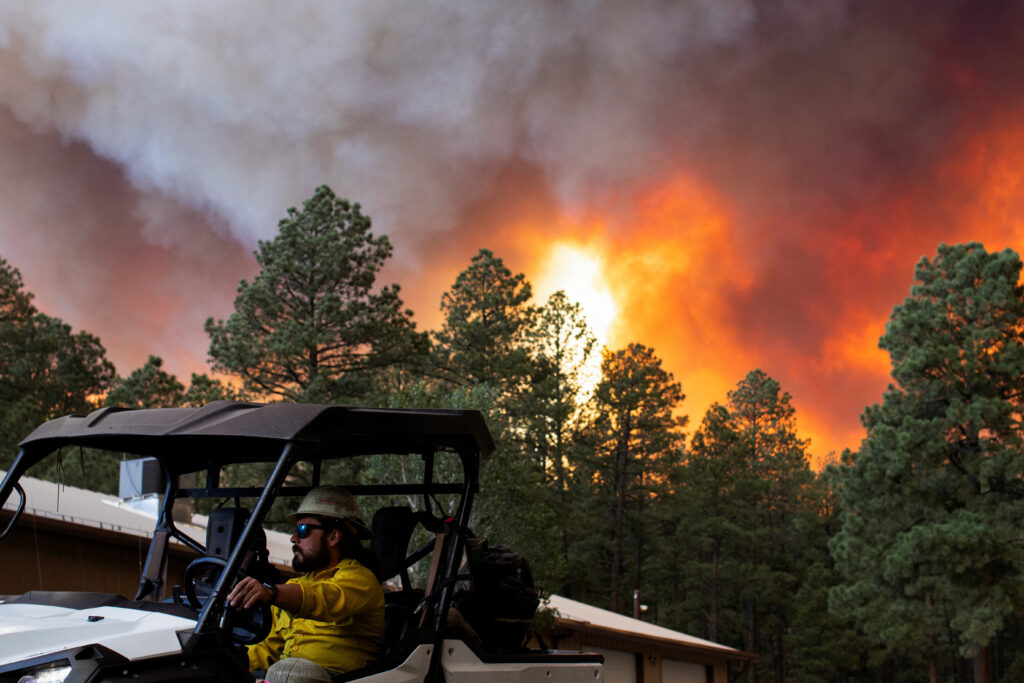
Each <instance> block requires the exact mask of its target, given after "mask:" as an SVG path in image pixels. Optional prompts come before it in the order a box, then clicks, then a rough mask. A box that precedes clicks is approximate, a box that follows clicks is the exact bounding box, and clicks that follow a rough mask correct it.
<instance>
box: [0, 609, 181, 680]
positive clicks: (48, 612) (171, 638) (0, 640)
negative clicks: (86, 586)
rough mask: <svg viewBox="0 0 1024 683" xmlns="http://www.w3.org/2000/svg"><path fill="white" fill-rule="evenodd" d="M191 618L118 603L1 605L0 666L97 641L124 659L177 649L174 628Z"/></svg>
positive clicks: (178, 646) (151, 655) (158, 654)
mask: <svg viewBox="0 0 1024 683" xmlns="http://www.w3.org/2000/svg"><path fill="white" fill-rule="evenodd" d="M195 625H196V622H195V621H194V620H191V619H185V618H182V617H176V616H171V615H168V614H161V613H160V612H150V611H145V610H137V609H126V608H123V607H92V608H89V609H69V608H67V607H53V606H49V605H32V604H18V603H15V604H0V665H3V664H9V663H12V662H19V661H23V660H26V659H31V658H33V657H38V656H41V655H45V654H50V653H53V652H60V651H62V650H67V649H69V648H74V647H81V646H84V645H92V644H98V645H103V646H104V647H107V648H110V649H111V650H113V651H114V652H117V653H118V654H120V655H122V656H124V657H125V658H127V659H129V660H136V659H146V658H149V657H159V656H161V655H169V654H174V653H176V652H181V644H180V643H179V641H178V636H177V632H178V631H182V630H191V629H193V628H194V627H195Z"/></svg>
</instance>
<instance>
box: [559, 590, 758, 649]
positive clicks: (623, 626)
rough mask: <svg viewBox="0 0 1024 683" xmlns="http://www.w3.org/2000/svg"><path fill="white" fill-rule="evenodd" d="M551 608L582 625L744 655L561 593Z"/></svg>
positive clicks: (560, 615)
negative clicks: (578, 600) (566, 596)
mask: <svg viewBox="0 0 1024 683" xmlns="http://www.w3.org/2000/svg"><path fill="white" fill-rule="evenodd" d="M548 607H550V608H552V609H554V610H556V611H557V613H558V616H559V617H561V618H562V619H568V620H571V621H574V622H579V623H582V624H589V625H591V626H594V627H597V628H601V629H607V630H610V631H615V632H618V633H622V634H628V635H632V636H644V637H648V638H657V639H659V640H666V641H672V642H676V643H679V644H681V645H686V646H690V647H697V648H701V649H707V650H717V651H721V652H723V653H730V654H736V655H739V654H741V651H740V650H737V649H735V648H731V647H726V646H725V645H720V644H719V643H715V642H712V641H710V640H704V639H703V638H696V637H694V636H691V635H687V634H685V633H681V632H680V631H673V630H672V629H670V628H665V627H663V626H657V625H656V624H651V623H648V622H646V621H642V620H640V619H634V618H633V617H627V616H625V615H623V614H618V613H616V612H610V611H608V610H606V609H601V608H600V607H594V606H593V605H587V604H585V603H582V602H577V601H576V600H570V599H569V598H563V597H562V596H560V595H552V596H550V598H549V599H548Z"/></svg>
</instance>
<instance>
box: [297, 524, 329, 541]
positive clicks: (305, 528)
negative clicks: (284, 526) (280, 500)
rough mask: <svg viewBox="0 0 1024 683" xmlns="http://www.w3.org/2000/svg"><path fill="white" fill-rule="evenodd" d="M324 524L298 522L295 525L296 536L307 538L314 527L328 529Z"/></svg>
mask: <svg viewBox="0 0 1024 683" xmlns="http://www.w3.org/2000/svg"><path fill="white" fill-rule="evenodd" d="M326 528H327V527H325V526H324V525H323V524H296V525H295V537H296V538H306V537H307V536H309V532H310V531H312V530H313V529H326Z"/></svg>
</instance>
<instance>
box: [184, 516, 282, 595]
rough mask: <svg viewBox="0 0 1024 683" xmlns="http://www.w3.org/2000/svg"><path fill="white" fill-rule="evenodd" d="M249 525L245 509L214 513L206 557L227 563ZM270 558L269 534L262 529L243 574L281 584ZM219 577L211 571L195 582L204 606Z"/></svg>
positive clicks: (245, 560)
mask: <svg viewBox="0 0 1024 683" xmlns="http://www.w3.org/2000/svg"><path fill="white" fill-rule="evenodd" d="M248 521H249V511H248V510H246V509H245V508H242V507H221V508H217V509H216V510H214V511H213V512H211V513H210V516H209V519H208V521H207V524H206V553H205V555H206V556H207V557H218V558H220V559H222V560H225V561H227V559H228V558H229V557H231V551H232V550H234V548H235V545H237V543H238V538H239V536H241V535H242V530H243V529H244V528H245V524H246V522H248ZM269 556H270V554H269V552H268V551H267V534H266V533H265V532H264V531H263V529H262V528H258V529H256V534H255V536H253V539H252V541H251V542H250V543H249V549H248V550H247V551H246V553H245V556H244V557H243V558H242V564H241V569H242V571H243V572H245V574H246V575H247V576H252V577H255V578H257V579H259V580H260V581H265V582H267V583H279V582H280V579H281V575H280V572H279V571H278V570H277V568H276V567H274V565H272V564H270V560H269ZM219 574H220V572H219V571H216V570H211V571H210V572H207V573H206V575H205V576H203V577H200V578H199V579H198V580H197V581H196V595H197V597H198V598H199V599H200V601H202V602H205V600H206V598H208V597H209V595H210V593H212V592H213V589H214V587H215V586H216V585H217V578H218V576H219Z"/></svg>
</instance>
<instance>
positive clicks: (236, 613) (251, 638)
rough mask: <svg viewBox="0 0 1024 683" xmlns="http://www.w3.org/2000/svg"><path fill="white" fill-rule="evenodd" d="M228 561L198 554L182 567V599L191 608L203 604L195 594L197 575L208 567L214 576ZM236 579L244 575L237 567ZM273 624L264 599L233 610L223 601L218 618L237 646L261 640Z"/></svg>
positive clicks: (245, 575)
mask: <svg viewBox="0 0 1024 683" xmlns="http://www.w3.org/2000/svg"><path fill="white" fill-rule="evenodd" d="M227 564H228V561H227V560H225V559H222V558H220V557H211V556H206V557H199V558H196V559H195V560H192V562H190V563H189V565H188V567H186V568H185V577H184V579H183V582H184V584H185V586H184V588H185V599H186V600H187V601H188V605H189V607H191V608H192V609H194V610H201V609H202V608H203V603H202V601H201V600H200V599H199V596H198V595H197V594H196V584H197V583H199V579H200V576H202V574H203V573H204V572H206V571H208V570H210V569H217V577H218V578H219V577H220V573H221V572H223V571H224V568H225V567H226V566H227ZM238 575H239V577H240V578H246V577H247V576H248V574H246V573H245V572H244V571H242V570H241V569H239V570H238ZM272 623H273V616H272V615H271V612H270V605H269V604H268V603H265V602H261V603H259V604H256V605H253V606H252V607H250V608H249V609H244V610H243V609H235V608H234V607H230V606H228V605H227V604H224V605H222V606H221V615H220V620H219V625H220V629H221V630H222V631H223V632H224V633H226V634H228V635H230V636H231V640H232V641H233V642H235V643H237V644H239V645H253V644H255V643H258V642H260V641H262V640H263V639H265V638H266V637H267V635H269V634H270V627H271V625H272Z"/></svg>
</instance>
